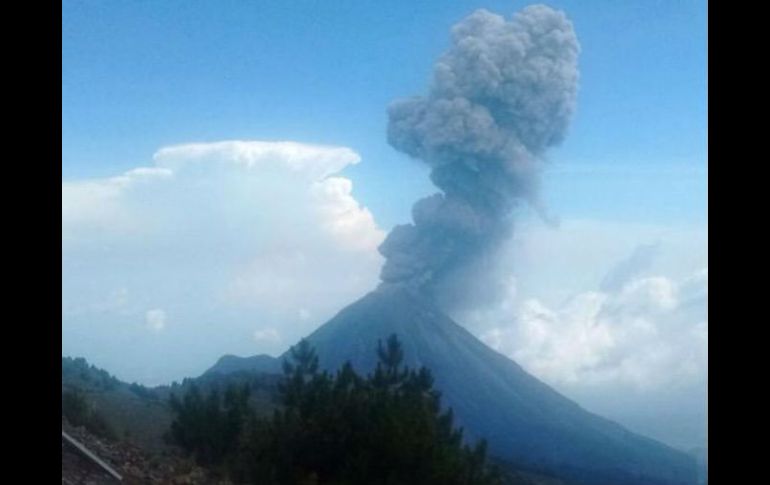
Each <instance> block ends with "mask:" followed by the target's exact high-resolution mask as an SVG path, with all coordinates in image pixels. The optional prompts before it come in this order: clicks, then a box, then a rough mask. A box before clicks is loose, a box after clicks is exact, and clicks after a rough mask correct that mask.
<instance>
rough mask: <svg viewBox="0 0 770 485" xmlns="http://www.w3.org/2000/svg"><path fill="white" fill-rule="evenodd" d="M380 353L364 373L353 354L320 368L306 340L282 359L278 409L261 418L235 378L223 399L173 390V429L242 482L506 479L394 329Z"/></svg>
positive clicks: (202, 457)
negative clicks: (446, 406)
mask: <svg viewBox="0 0 770 485" xmlns="http://www.w3.org/2000/svg"><path fill="white" fill-rule="evenodd" d="M377 355H378V357H379V363H378V365H377V367H376V369H375V371H374V372H373V373H372V374H371V375H369V376H366V377H362V376H359V375H358V374H357V373H356V372H355V371H354V369H353V367H352V366H351V365H350V363H347V364H345V365H344V366H343V367H342V368H341V369H340V370H339V371H337V372H336V373H334V374H330V373H328V372H320V371H319V365H318V357H317V355H316V354H315V351H314V350H313V349H312V348H311V347H310V345H309V344H308V343H307V342H306V341H304V340H303V341H301V342H300V343H299V344H298V345H297V346H296V347H294V348H292V349H291V359H290V360H288V361H286V362H284V366H283V370H284V380H283V382H282V383H281V385H280V386H279V397H280V401H281V404H282V408H281V409H279V410H277V411H276V412H275V413H274V415H273V416H272V418H270V419H259V418H257V417H256V416H255V415H254V413H253V412H251V411H250V410H249V408H248V404H247V397H248V396H247V395H245V396H246V397H245V398H244V394H239V392H238V391H237V390H236V389H234V388H230V389H228V391H227V393H226V395H225V399H224V401H221V400H220V397H219V394H218V392H217V391H214V392H212V393H211V394H210V395H209V396H208V397H205V398H204V397H203V395H202V394H201V393H200V391H199V390H198V389H197V388H196V387H193V388H191V389H190V391H189V392H188V393H187V394H186V395H185V397H184V399H183V400H179V399H178V398H176V397H172V401H171V402H172V408H173V409H174V411H175V413H176V416H177V419H176V420H175V421H174V424H173V425H172V429H171V438H172V440H173V441H174V442H175V443H177V444H178V445H180V446H181V447H182V448H183V449H185V450H187V451H188V452H189V453H190V454H191V455H193V456H195V457H196V458H197V459H198V461H199V463H201V464H202V465H214V466H219V467H221V469H223V470H225V472H226V473H227V474H228V475H229V476H230V477H231V478H232V479H234V480H235V481H237V482H239V483H263V484H292V485H293V484H302V483H308V484H310V483H314V484H336V485H344V484H360V483H367V484H373V485H380V484H381V485H390V484H394V485H395V484H399V485H408V484H421V485H433V484H442V485H487V484H497V483H500V480H499V477H498V474H497V472H496V471H495V470H493V469H492V468H491V467H490V465H488V463H487V456H486V443H485V442H480V443H479V444H477V445H476V446H475V447H470V446H468V445H465V444H463V439H462V431H461V430H458V429H455V428H454V427H453V416H452V411H451V410H448V411H445V412H442V411H441V405H440V396H439V393H438V392H437V391H436V390H434V389H433V377H432V375H431V373H430V372H429V371H428V370H427V369H426V368H421V369H419V370H413V369H409V368H407V367H404V366H402V362H403V350H402V348H401V344H400V343H399V341H398V339H397V338H396V336H395V335H393V336H391V337H390V338H389V339H388V340H387V342H386V343H385V345H383V344H382V342H380V343H379V345H378V349H377ZM227 396H230V397H229V401H228V397H227ZM228 402H229V404H228Z"/></svg>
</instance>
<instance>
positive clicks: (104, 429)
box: [61, 390, 117, 440]
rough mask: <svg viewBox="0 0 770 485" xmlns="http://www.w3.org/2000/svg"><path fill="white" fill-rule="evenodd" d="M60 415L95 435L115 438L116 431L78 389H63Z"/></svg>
mask: <svg viewBox="0 0 770 485" xmlns="http://www.w3.org/2000/svg"><path fill="white" fill-rule="evenodd" d="M61 409H62V416H64V417H66V418H67V421H69V422H70V424H72V425H73V426H83V427H85V428H86V429H87V430H88V431H90V432H91V433H93V434H94V435H96V436H100V437H102V438H106V439H109V440H115V439H117V433H116V432H115V430H113V429H112V427H111V426H110V425H109V424H108V423H107V421H106V420H105V419H104V417H103V416H102V415H101V414H100V413H98V412H97V411H96V409H95V408H94V406H93V405H92V404H91V403H89V402H88V400H87V399H86V397H85V395H84V394H83V393H82V392H81V391H78V390H67V391H63V392H62V395H61Z"/></svg>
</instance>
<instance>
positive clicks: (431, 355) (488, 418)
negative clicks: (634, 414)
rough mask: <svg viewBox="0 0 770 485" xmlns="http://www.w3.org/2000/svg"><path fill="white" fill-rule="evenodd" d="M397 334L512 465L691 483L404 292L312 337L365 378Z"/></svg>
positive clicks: (446, 399)
mask: <svg viewBox="0 0 770 485" xmlns="http://www.w3.org/2000/svg"><path fill="white" fill-rule="evenodd" d="M394 333H395V334H396V335H398V337H399V339H400V340H401V342H402V345H403V350H404V364H405V365H408V366H409V367H413V368H414V367H420V366H426V367H427V368H428V369H430V370H431V372H432V373H433V376H434V378H435V387H436V388H437V389H438V390H439V391H441V395H442V403H443V405H445V406H448V407H451V408H452V409H453V410H454V415H455V419H456V423H457V424H458V425H459V426H462V427H463V429H464V435H465V437H466V438H467V439H468V440H469V441H474V440H477V439H480V438H484V439H486V440H487V441H488V444H489V449H490V452H491V454H492V455H494V456H497V457H500V458H501V459H503V460H505V461H507V462H509V463H511V464H512V465H514V466H516V467H518V468H521V469H529V470H533V471H539V472H543V473H548V474H551V475H553V476H557V477H560V478H563V479H565V480H568V481H570V482H571V483H581V484H586V485H589V484H590V485H690V484H695V483H696V465H695V463H694V461H693V460H692V458H691V457H689V456H688V455H686V454H685V453H684V452H680V451H677V450H675V449H673V448H670V447H668V446H666V445H663V444H662V443H659V442H656V441H654V440H652V439H649V438H645V437H643V436H641V435H638V434H635V433H632V432H631V431H628V430H626V429H625V428H623V427H622V426H620V425H618V424H616V423H614V422H612V421H609V420H607V419H604V418H602V417H600V416H597V415H595V414H592V413H590V412H588V411H586V410H585V409H583V408H581V407H580V406H579V405H578V404H576V403H575V402H573V401H571V400H569V399H568V398H566V397H564V396H563V395H561V394H559V393H558V392H556V391H555V390H554V389H552V388H550V387H549V386H547V385H546V384H544V383H543V382H541V381H539V380H538V379H536V378H535V377H533V376H532V375H530V374H528V373H527V372H526V371H525V370H524V369H522V368H521V366H519V365H518V364H517V363H516V362H514V361H512V360H511V359H509V358H508V357H505V356H504V355H502V354H499V353H498V352H496V351H494V350H492V349H491V348H489V347H487V346H486V345H485V344H484V343H482V342H481V341H480V340H478V339H477V338H476V337H474V336H473V335H472V334H471V333H470V332H468V331H467V330H465V329H464V328H462V327H461V326H460V325H458V324H457V323H455V322H454V321H453V320H452V319H451V318H450V317H449V316H447V315H446V314H445V313H444V312H442V311H441V310H440V309H439V308H438V307H437V306H436V305H435V304H433V303H431V300H430V299H427V298H424V297H422V296H421V295H419V294H416V293H414V292H412V291H410V290H408V289H407V288H406V287H405V286H403V285H381V286H380V287H379V288H378V289H377V290H375V291H372V292H371V293H369V294H367V295H366V296H364V297H363V298H361V299H360V300H358V301H356V302H355V303H353V304H351V305H349V306H348V307H346V308H344V309H343V310H341V311H340V312H339V313H338V314H337V315H336V316H335V317H334V318H332V319H331V320H329V321H328V322H326V323H325V324H324V325H322V326H321V327H319V328H318V329H317V330H316V331H315V332H313V333H312V334H311V335H310V336H308V337H307V340H308V341H309V342H310V343H311V344H312V345H313V346H314V347H315V349H316V351H317V353H318V357H319V360H320V365H321V367H322V368H324V369H326V370H329V371H334V370H336V369H338V368H339V367H340V366H342V364H344V363H345V362H346V361H350V362H351V363H352V364H353V366H354V368H355V369H356V370H357V371H359V372H361V373H367V372H370V371H372V370H373V369H374V367H375V366H376V362H377V356H376V352H375V349H376V348H377V342H378V340H383V341H384V340H385V339H386V338H387V337H388V336H389V335H391V334H394ZM284 357H287V354H284V355H283V356H282V357H281V358H280V359H277V360H275V359H272V360H271V359H269V358H266V356H258V357H252V358H247V359H239V358H235V357H232V356H228V357H223V358H222V359H221V360H220V362H218V363H217V365H215V366H214V367H212V368H211V369H210V370H209V371H208V372H209V373H211V372H229V371H230V372H231V371H234V370H243V369H256V370H262V371H275V370H277V369H278V368H279V367H280V366H279V363H280V360H282V359H283V358H284Z"/></svg>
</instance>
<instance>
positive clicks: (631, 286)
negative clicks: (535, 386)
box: [480, 264, 708, 391]
mask: <svg viewBox="0 0 770 485" xmlns="http://www.w3.org/2000/svg"><path fill="white" fill-rule="evenodd" d="M622 265H623V264H621V266H622ZM707 298H708V270H707V269H703V270H701V271H698V272H697V273H696V274H695V275H692V276H690V277H687V278H684V279H681V280H678V281H675V280H672V279H670V278H667V277H664V276H648V277H638V278H634V279H631V280H630V281H627V282H626V283H625V284H623V285H622V286H620V287H619V288H617V289H612V290H605V291H600V290H597V291H584V292H581V293H578V294H576V295H573V296H572V297H571V298H569V299H568V300H567V301H566V302H565V303H563V304H562V305H559V306H557V307H552V306H548V305H546V304H544V303H543V302H542V301H540V300H538V299H536V298H525V299H517V298H516V293H515V291H512V292H511V297H509V298H508V299H506V300H505V302H504V305H505V308H498V309H495V310H494V312H495V315H494V316H493V311H490V312H487V313H486V317H487V318H490V317H491V318H492V319H494V320H495V321H496V322H497V323H496V324H494V325H493V326H492V327H491V328H487V329H485V330H482V331H481V332H480V337H481V339H482V340H483V341H485V342H486V343H487V344H488V345H490V346H491V347H493V348H494V349H496V350H498V351H500V352H501V353H503V354H505V355H508V356H509V357H511V358H513V359H515V360H517V361H518V362H520V363H521V364H522V365H523V366H524V367H525V368H527V369H528V370H529V371H531V372H532V373H533V374H535V375H537V376H538V377H540V378H542V379H544V380H545V381H547V382H550V383H552V384H555V385H557V386H558V385H561V386H565V387H567V388H569V387H570V386H581V387H591V386H594V385H599V386H610V387H612V386H615V387H616V388H620V387H625V388H632V389H636V390H639V391H650V390H661V389H665V388H667V387H669V386H672V385H673V386H677V385H680V384H682V383H685V384H689V383H692V382H701V381H702V380H703V379H705V375H706V369H707V340H708V317H707V312H706V308H707Z"/></svg>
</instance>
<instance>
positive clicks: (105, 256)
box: [62, 141, 384, 360]
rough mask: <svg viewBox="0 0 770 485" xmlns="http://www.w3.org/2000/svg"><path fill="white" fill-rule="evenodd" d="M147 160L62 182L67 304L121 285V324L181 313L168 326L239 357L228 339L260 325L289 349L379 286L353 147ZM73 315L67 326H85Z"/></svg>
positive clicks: (293, 146)
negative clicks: (356, 185) (353, 169)
mask: <svg viewBox="0 0 770 485" xmlns="http://www.w3.org/2000/svg"><path fill="white" fill-rule="evenodd" d="M153 159H154V163H155V165H154V166H150V167H140V168H136V169H133V170H130V171H127V172H125V173H123V174H121V175H119V176H115V177H110V178H104V179H92V180H74V181H65V182H63V183H62V260H63V261H62V300H63V309H69V308H78V309H82V308H86V309H87V308H90V307H91V306H92V305H91V304H92V302H94V301H103V300H104V288H115V287H119V288H125V291H127V292H129V293H130V294H131V301H130V304H128V303H127V304H125V305H124V307H123V309H122V310H121V311H122V312H123V314H124V316H125V314H127V313H130V312H134V313H133V314H134V315H143V314H144V312H145V309H146V308H148V307H149V308H153V307H156V306H162V307H164V308H166V309H171V308H173V310H174V314H175V315H176V316H175V319H178V320H179V321H180V322H184V325H175V326H174V329H173V331H174V332H178V331H181V330H180V329H181V328H183V327H184V328H187V329H195V330H194V332H195V335H196V339H198V340H199V341H200V342H203V343H201V344H196V345H204V346H206V345H207V346H210V348H211V349H214V348H216V347H215V346H216V345H221V347H220V348H216V350H215V351H214V350H211V352H212V354H214V355H212V357H211V359H213V360H215V359H216V358H217V357H218V355H221V354H222V353H227V352H231V353H232V352H237V351H238V347H237V346H236V347H235V348H233V343H232V342H233V341H235V342H244V341H248V340H249V337H248V336H249V334H251V333H252V332H253V328H254V324H255V323H257V325H258V326H259V328H261V329H263V330H265V331H266V329H268V328H274V329H276V331H279V332H280V334H281V335H282V338H285V339H286V341H293V340H295V339H299V338H300V337H301V336H303V335H305V334H307V333H308V332H309V331H311V330H312V329H313V328H314V327H315V326H317V325H318V324H320V323H322V322H323V321H324V319H326V318H329V317H330V316H332V314H333V313H334V312H336V311H337V310H339V308H341V307H342V306H344V305H345V304H347V303H349V302H350V301H352V300H354V299H355V298H357V297H359V296H361V295H362V294H363V293H365V292H366V291H368V290H370V289H372V288H374V286H375V285H376V283H377V281H378V274H379V268H380V266H381V264H382V258H381V257H380V255H379V253H378V252H377V250H376V247H377V245H378V244H379V243H380V242H381V241H382V239H383V237H384V232H383V231H382V230H381V229H380V228H378V227H377V225H376V223H375V221H374V218H373V216H372V214H371V213H370V212H369V210H368V209H367V208H365V207H362V206H361V204H359V202H358V201H357V200H356V199H355V198H354V196H353V184H352V182H351V181H350V180H349V179H348V178H346V177H344V176H342V175H340V174H339V172H340V171H341V170H342V169H344V168H345V167H347V166H349V165H351V164H355V163H358V162H359V161H360V157H359V155H358V154H357V153H355V152H354V151H353V150H351V149H350V148H346V147H332V146H318V145H305V144H301V143H295V142H261V141H225V142H217V143H194V144H186V145H177V146H171V147H165V148H162V149H160V150H158V152H157V153H156V154H155V155H154V157H153ZM89 305H90V306H89ZM300 308H301V309H302V311H301V312H299V314H298V309H300ZM92 313H93V312H92ZM183 314H184V316H183ZM68 315H69V317H72V318H69V317H68V318H69V320H68V321H69V323H68V324H69V325H73V326H78V325H81V326H85V325H86V323H84V322H86V321H87V320H88V318H87V317H88V316H87V315H83V314H82V312H81V314H78V315H77V318H75V317H74V316H73V315H74V313H72V312H70V313H69V314H68ZM97 320H99V321H105V320H109V318H108V316H107V315H101V316H98V317H97V316H93V317H92V318H91V321H92V322H96V321H97ZM153 321H155V322H157V321H158V320H153ZM225 325H226V326H227V330H226V331H225V332H223V329H224V328H225V327H224V326H225ZM153 328H155V327H153ZM166 330H172V329H166ZM64 331H65V332H67V329H66V328H65V329H64ZM72 331H73V332H75V330H74V329H73V330H72ZM82 331H86V330H80V332H82ZM87 331H88V332H89V335H92V337H93V338H94V339H97V340H98V339H102V341H103V342H104V345H106V346H115V348H119V347H121V345H122V344H121V343H119V342H116V341H111V340H110V339H117V338H119V337H120V338H124V339H126V338H128V336H126V335H125V334H123V333H119V334H110V333H109V332H106V330H105V334H104V335H100V336H99V335H97V333H98V332H101V331H102V330H101V327H93V328H91V327H89V328H88V330H87ZM191 332H192V330H191ZM231 335H245V336H246V338H245V339H244V338H242V337H241V338H236V337H234V336H231ZM228 339H230V340H228ZM107 342H111V343H109V344H108V343H107ZM217 342H218V343H217ZM263 342H264V343H265V344H266V345H270V344H275V341H274V339H273V340H271V339H266V340H263ZM241 345H243V347H242V348H243V349H244V350H243V351H244V352H245V351H247V350H245V349H247V348H248V347H246V346H245V344H241ZM252 350H253V349H252ZM272 350H274V351H278V350H280V349H278V347H277V346H275V345H274V346H273V347H272Z"/></svg>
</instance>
